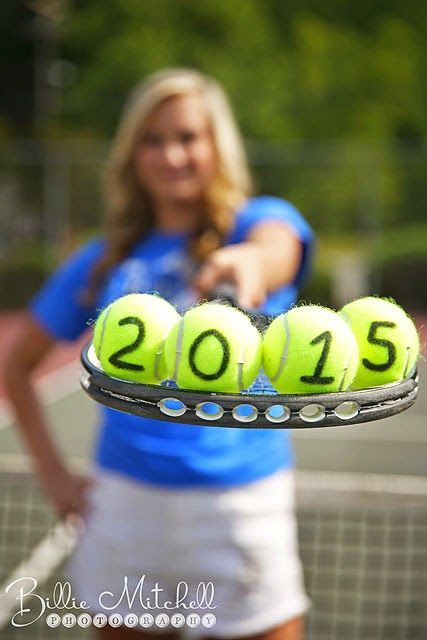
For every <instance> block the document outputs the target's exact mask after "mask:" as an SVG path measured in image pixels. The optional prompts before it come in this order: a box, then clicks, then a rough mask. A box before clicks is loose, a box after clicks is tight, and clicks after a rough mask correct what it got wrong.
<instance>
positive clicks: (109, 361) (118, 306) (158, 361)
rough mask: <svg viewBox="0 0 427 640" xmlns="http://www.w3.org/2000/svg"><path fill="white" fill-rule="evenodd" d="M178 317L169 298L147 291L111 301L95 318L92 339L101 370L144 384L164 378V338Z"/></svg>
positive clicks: (116, 376) (153, 382)
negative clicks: (165, 298)
mask: <svg viewBox="0 0 427 640" xmlns="http://www.w3.org/2000/svg"><path fill="white" fill-rule="evenodd" d="M179 318H180V315H179V314H178V312H177V311H176V309H175V308H174V307H173V306H172V305H171V304H169V302H166V300H163V298H160V297H159V296H156V295H152V294H148V293H131V294H129V295H126V296H123V297H122V298H118V299H117V300H115V301H114V302H112V303H111V304H110V305H109V306H108V307H106V308H105V309H104V310H103V311H102V313H101V315H100V316H99V318H98V320H97V321H96V324H95V331H94V340H93V343H94V347H95V353H96V356H97V357H98V359H99V361H100V362H101V365H102V368H103V370H104V371H105V373H108V374H109V375H110V376H113V377H115V378H121V379H124V380H133V381H135V382H143V383H146V384H156V383H158V382H161V381H162V380H165V379H166V378H167V373H166V366H165V361H164V349H163V348H164V342H165V339H166V336H167V335H168V333H169V331H170V330H171V328H172V327H173V325H174V324H176V322H178V320H179Z"/></svg>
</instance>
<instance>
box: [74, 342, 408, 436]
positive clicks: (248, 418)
mask: <svg viewBox="0 0 427 640" xmlns="http://www.w3.org/2000/svg"><path fill="white" fill-rule="evenodd" d="M81 362H82V369H81V371H80V383H81V386H82V388H83V389H84V391H85V392H86V393H87V394H88V395H89V396H90V397H91V398H92V399H93V400H96V401H97V402H99V403H100V404H103V405H104V406H107V407H110V408H112V409H115V410H118V411H125V412H126V413H129V414H132V415H136V416H140V417H143V418H150V419H155V420H162V421H172V422H181V423H185V424H191V425H200V426H215V427H232V428H236V427H239V426H240V427H241V428H255V429H258V428H267V429H307V428H310V427H312V428H314V427H338V426H350V425H355V424H361V423H367V422H372V421H373V420H382V419H384V418H388V417H390V416H394V415H396V414H398V413H400V412H401V411H405V410H406V409H408V408H409V407H411V406H412V405H413V404H414V402H415V400H416V398H417V393H418V373H417V371H416V370H414V371H413V373H412V375H411V376H410V377H408V378H405V380H402V381H400V382H397V383H390V384H387V385H383V386H380V387H371V388H368V389H359V390H356V391H355V390H350V391H345V392H336V393H323V394H304V395H303V394H278V393H277V391H275V390H274V389H273V387H272V386H271V384H270V383H269V381H267V380H266V378H265V376H264V375H263V373H262V372H261V373H260V376H259V377H258V379H257V380H256V381H255V383H254V384H253V385H252V387H250V388H249V389H248V390H245V391H243V392H241V393H239V394H236V393H231V394H227V393H206V392H204V393H201V392H197V391H192V390H187V389H179V388H177V385H176V384H175V383H173V382H172V381H167V382H165V383H163V384H162V385H150V384H140V383H137V382H130V381H128V380H119V379H117V378H113V377H111V376H108V375H106V374H105V372H104V371H102V369H101V368H100V365H99V362H98V360H97V358H96V354H95V351H94V348H93V344H92V343H89V344H87V345H86V346H85V347H84V348H83V350H82V353H81ZM169 394H170V395H169ZM214 405H215V406H214ZM200 414H203V415H202V416H201V415H200Z"/></svg>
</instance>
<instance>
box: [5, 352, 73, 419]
mask: <svg viewBox="0 0 427 640" xmlns="http://www.w3.org/2000/svg"><path fill="white" fill-rule="evenodd" d="M35 386H36V390H37V392H38V393H39V394H40V398H41V402H42V404H43V406H45V407H48V406H50V405H52V404H55V402H59V401H60V400H63V399H64V398H66V397H67V396H69V395H71V394H72V393H74V392H75V391H77V389H78V388H79V386H80V385H79V363H78V362H75V361H73V362H71V363H69V364H66V365H64V366H63V367H60V368H58V369H55V370H54V371H51V372H49V373H47V374H45V375H44V376H42V377H40V378H39V379H37V380H36V383H35ZM13 422H14V417H13V414H12V411H11V409H10V406H9V403H8V402H7V400H6V399H5V398H0V431H2V430H3V429H7V428H8V427H10V426H12V424H13Z"/></svg>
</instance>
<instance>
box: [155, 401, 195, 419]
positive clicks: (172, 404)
mask: <svg viewBox="0 0 427 640" xmlns="http://www.w3.org/2000/svg"><path fill="white" fill-rule="evenodd" d="M157 406H158V407H159V409H160V411H161V412H162V413H164V414H165V416H171V417H172V418H179V417H180V416H183V415H184V414H185V413H187V410H188V407H187V406H186V405H185V404H184V403H183V402H182V401H181V400H178V398H162V399H161V400H159V402H158V403H157Z"/></svg>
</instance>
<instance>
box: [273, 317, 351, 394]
mask: <svg viewBox="0 0 427 640" xmlns="http://www.w3.org/2000/svg"><path fill="white" fill-rule="evenodd" d="M263 364H264V370H265V372H266V374H267V376H268V377H269V378H270V380H271V383H272V385H273V386H274V387H275V389H277V391H279V392H280V393H307V394H309V393H326V392H332V391H344V390H346V389H347V388H348V387H349V386H350V384H351V382H352V380H353V378H354V376H355V374H356V371H357V366H358V349H357V343H356V340H355V338H354V336H353V334H352V332H351V330H350V328H349V327H348V326H347V325H346V323H345V322H344V321H343V319H342V318H340V317H339V316H338V314H337V313H335V312H334V311H332V310H331V309H326V308H324V307H319V306H316V305H307V306H301V307H295V308H294V309H291V310H290V311H288V312H287V313H284V314H282V315H280V316H278V317H277V318H275V319H274V320H273V322H272V323H271V324H270V326H269V327H268V329H267V331H266V333H265V335H264V340H263Z"/></svg>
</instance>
